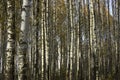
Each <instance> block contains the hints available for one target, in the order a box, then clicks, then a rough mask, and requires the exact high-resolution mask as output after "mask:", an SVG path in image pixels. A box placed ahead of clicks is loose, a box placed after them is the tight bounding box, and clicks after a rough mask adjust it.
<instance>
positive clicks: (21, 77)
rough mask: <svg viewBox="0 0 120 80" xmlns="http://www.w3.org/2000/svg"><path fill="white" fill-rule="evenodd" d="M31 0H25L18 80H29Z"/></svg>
mask: <svg viewBox="0 0 120 80" xmlns="http://www.w3.org/2000/svg"><path fill="white" fill-rule="evenodd" d="M29 10H30V0H23V5H22V13H21V27H20V35H19V36H20V37H19V52H18V80H26V79H27V64H26V54H27V49H28V30H29Z"/></svg>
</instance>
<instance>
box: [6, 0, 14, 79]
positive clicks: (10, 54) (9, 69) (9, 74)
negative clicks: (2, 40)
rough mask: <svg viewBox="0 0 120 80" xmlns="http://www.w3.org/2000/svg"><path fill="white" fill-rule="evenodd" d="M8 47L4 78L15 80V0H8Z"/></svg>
mask: <svg viewBox="0 0 120 80" xmlns="http://www.w3.org/2000/svg"><path fill="white" fill-rule="evenodd" d="M7 15H8V21H7V47H6V53H5V66H4V67H5V71H4V80H14V54H15V32H14V31H15V22H14V19H15V18H14V0H7Z"/></svg>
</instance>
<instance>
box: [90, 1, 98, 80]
mask: <svg viewBox="0 0 120 80" xmlns="http://www.w3.org/2000/svg"><path fill="white" fill-rule="evenodd" d="M90 46H91V55H93V56H95V58H96V34H95V17H94V9H93V0H90ZM89 56H90V55H89ZM95 58H93V57H92V59H90V60H91V62H90V67H91V68H93V67H94V68H93V69H95V68H96V64H95V62H94V61H95V60H93V59H95ZM95 70H96V69H95ZM95 74H96V75H95V76H96V77H95V79H96V80H98V71H97V70H96V72H95Z"/></svg>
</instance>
